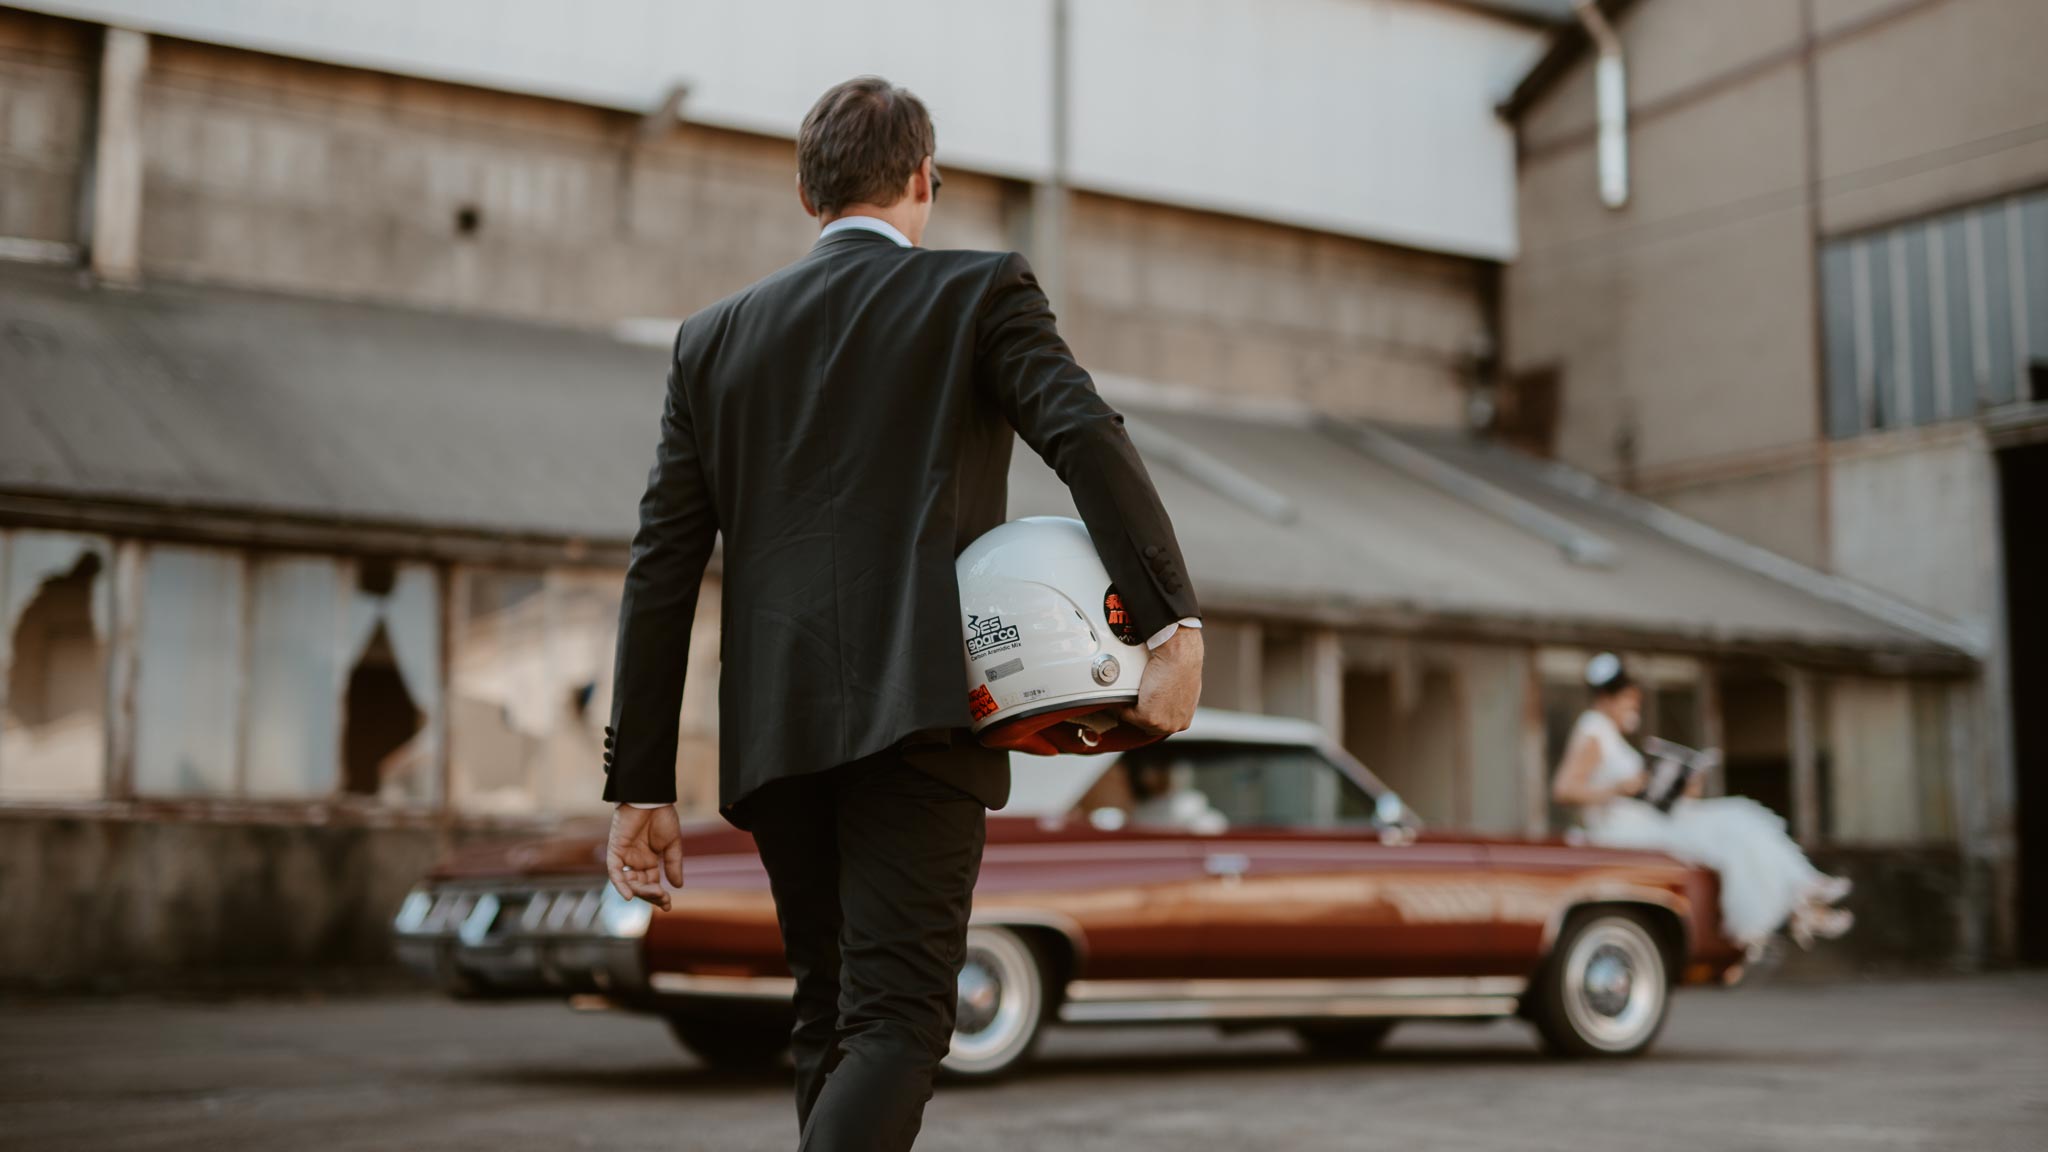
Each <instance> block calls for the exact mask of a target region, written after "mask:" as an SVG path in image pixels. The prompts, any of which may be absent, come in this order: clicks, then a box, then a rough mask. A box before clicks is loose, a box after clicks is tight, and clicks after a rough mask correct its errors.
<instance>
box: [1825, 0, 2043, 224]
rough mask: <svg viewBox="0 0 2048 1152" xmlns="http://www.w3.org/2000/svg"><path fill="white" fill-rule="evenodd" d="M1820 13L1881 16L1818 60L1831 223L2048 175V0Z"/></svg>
mask: <svg viewBox="0 0 2048 1152" xmlns="http://www.w3.org/2000/svg"><path fill="white" fill-rule="evenodd" d="M1908 9H1909V10H1910V11H1905V13H1904V14H1903V15H1899V16H1897V17H1896V18H1891V19H1885V18H1884V17H1885V14H1886V13H1888V12H1895V11H1901V10H1908ZM1816 20H1817V23H1818V25H1819V28H1820V31H1821V34H1822V35H1823V36H1825V35H1827V34H1828V33H1829V32H1831V31H1845V30H1850V29H1854V28H1855V27H1856V26H1857V22H1858V21H1859V20H1862V21H1868V22H1869V23H1867V24H1866V25H1865V30H1863V31H1860V32H1858V33H1856V34H1855V35H1852V36H1848V37H1846V38H1844V39H1842V40H1841V41H1839V42H1837V43H1833V44H1830V45H1829V46H1828V47H1827V49H1826V51H1824V52H1822V53H1821V55H1820V58H1819V60H1818V61H1817V65H1816V71H1815V74H1816V77H1817V79H1818V81H1819V88H1818V91H1819V97H1820V100H1819V111H1820V155H1819V159H1820V177H1821V200H1820V210H1821V227H1822V229H1823V230H1824V231H1825V232H1827V233H1828V234H1829V235H1836V234H1840V233H1842V232H1849V231H1854V230H1856V229H1859V228H1866V227H1870V226H1872V225H1877V224H1887V223H1892V222H1894V221H1898V220H1901V219H1905V218H1909V217H1913V216H1920V215H1924V214H1926V213H1928V212H1932V211H1935V210H1937V209H1941V208H1947V207H1951V206H1955V205H1959V204H1968V203H1972V202H1975V201H1979V200H1986V199H1989V198H1991V197H1994V196H1998V195H2002V194H2004V193H2007V192H2012V191H2016V190H2021V189H2027V188H2038V187H2040V186H2042V185H2043V184H2048V125H2044V124H2043V120H2042V110H2043V109H2044V108H2048V68H2044V67H2042V64H2041V51H2042V47H2041V46H2042V45H2043V44H2044V43H2048V5H2043V4H2040V3H2038V2H2037V0H1944V2H1942V3H1938V4H1934V5H1932V6H1928V7H1924V8H1923V7H1922V6H1919V5H1913V4H1899V3H1880V2H1877V0H1817V3H1816Z"/></svg>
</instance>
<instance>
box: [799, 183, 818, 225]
mask: <svg viewBox="0 0 2048 1152" xmlns="http://www.w3.org/2000/svg"><path fill="white" fill-rule="evenodd" d="M796 202H797V203H799V204H801V205H803V206H804V215H806V216H816V215H817V214H818V210H817V208H815V207H814V206H812V204H811V194H810V193H808V192H806V191H804V178H803V177H801V176H799V177H797V178H796Z"/></svg>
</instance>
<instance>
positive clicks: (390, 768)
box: [341, 559, 441, 805]
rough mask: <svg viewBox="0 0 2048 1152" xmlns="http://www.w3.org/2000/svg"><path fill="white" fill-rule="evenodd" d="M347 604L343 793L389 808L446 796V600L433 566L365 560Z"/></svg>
mask: <svg viewBox="0 0 2048 1152" xmlns="http://www.w3.org/2000/svg"><path fill="white" fill-rule="evenodd" d="M353 585H354V587H353V589H352V592H351V596H350V599H349V606H348V632H347V640H348V648H347V652H348V655H349V657H350V660H349V672H348V681H347V685H346V693H345V696H344V697H343V709H344V713H343V715H344V721H343V726H342V742H341V743H342V748H341V752H342V763H343V769H344V774H343V777H342V782H343V786H344V788H345V789H346V790H347V791H348V792H350V793H352V794H355V795H361V796H376V797H377V798H379V799H380V800H383V801H384V802H385V803H387V804H405V805H424V804H432V803H434V802H436V801H438V800H439V799H440V795H441V791H440V786H439V785H440V775H439V772H438V765H439V764H440V759H441V741H440V733H441V724H440V715H441V595H440V582H439V579H438V577H437V574H436V572H435V570H434V568H433V567H432V566H430V565H426V564H414V563H404V564H400V563H393V562H390V561H380V560H374V559H373V560H364V561H361V562H359V563H358V564H357V565H356V569H355V579H354V581H353Z"/></svg>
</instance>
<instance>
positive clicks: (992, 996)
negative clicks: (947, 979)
mask: <svg viewBox="0 0 2048 1152" xmlns="http://www.w3.org/2000/svg"><path fill="white" fill-rule="evenodd" d="M1002 1007H1003V982H1002V980H1001V979H1000V978H998V977H997V976H996V974H995V973H994V972H992V971H990V970H989V967H988V964H987V962H986V957H984V956H976V955H973V954H970V955H969V956H968V958H967V964H966V966H965V967H963V968H961V969H960V1008H959V1012H958V1013H957V1014H956V1016H955V1017H954V1021H953V1031H954V1032H955V1033H957V1034H965V1035H968V1036H973V1035H975V1034H977V1033H981V1032H986V1031H988V1027H989V1025H991V1024H993V1023H995V1021H996V1017H997V1016H998V1015H999V1014H1000V1013H1001V1011H1002Z"/></svg>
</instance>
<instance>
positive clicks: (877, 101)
mask: <svg viewBox="0 0 2048 1152" xmlns="http://www.w3.org/2000/svg"><path fill="white" fill-rule="evenodd" d="M934 142H935V139H934V136H933V133H932V118H931V114H930V113H929V112H926V111H925V108H924V101H922V100H919V99H918V98H917V97H915V96H913V95H911V94H910V92H909V90H907V89H903V88H898V87H896V86H895V85H894V84H891V83H889V82H888V81H887V80H884V79H882V78H881V77H880V76H856V77H854V78H853V79H851V80H848V81H846V82H845V83H844V84H838V85H835V86H834V87H833V88H832V89H831V90H830V91H828V92H826V93H825V94H824V95H823V96H820V97H818V102H817V103H816V104H813V105H811V111H810V114H809V115H807V116H805V117H804V126H803V127H802V128H801V129H799V130H798V131H797V134H796V176H797V181H798V182H799V183H800V184H802V185H803V190H804V195H805V196H806V197H807V198H809V200H810V202H811V207H812V208H814V209H816V210H817V211H818V212H820V213H823V214H828V215H829V214H831V213H835V212H838V211H839V210H840V209H842V208H844V207H846V206H847V205H849V204H873V205H875V206H876V207H887V206H888V205H890V204H894V203H895V202H896V201H898V200H900V199H902V197H903V185H904V184H906V183H908V182H909V180H910V174H911V173H912V172H915V171H917V166H918V165H919V164H922V163H923V162H924V158H925V157H927V156H930V155H932V151H933V147H934Z"/></svg>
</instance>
